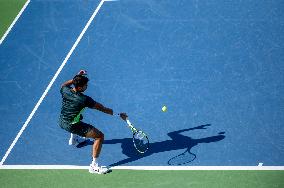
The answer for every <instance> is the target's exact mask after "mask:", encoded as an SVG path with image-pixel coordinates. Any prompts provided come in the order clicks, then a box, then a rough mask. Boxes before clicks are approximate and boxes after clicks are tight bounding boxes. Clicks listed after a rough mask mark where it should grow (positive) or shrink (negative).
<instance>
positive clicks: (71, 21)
mask: <svg viewBox="0 0 284 188" xmlns="http://www.w3.org/2000/svg"><path fill="white" fill-rule="evenodd" d="M99 4H100V1H98V0H80V1H78V0H69V1H68V3H66V1H63V0H58V1H47V0H34V1H31V2H30V4H29V5H28V6H27V8H26V9H25V11H24V12H23V14H22V15H21V17H20V18H19V20H18V21H17V23H16V24H15V26H14V27H13V29H12V30H11V32H10V33H9V35H8V36H7V38H6V39H5V41H4V42H3V43H2V44H1V46H0V63H1V69H0V73H1V78H0V83H1V88H0V97H1V106H0V114H1V120H0V121H1V122H0V142H1V144H0V156H1V159H2V158H3V157H4V155H5V153H6V152H7V150H8V148H9V147H10V145H11V144H12V142H13V140H14V139H15V137H16V135H17V134H18V132H19V131H20V129H21V128H22V126H23V124H24V123H25V122H26V121H27V118H28V117H29V115H30V114H31V112H32V111H33V109H34V108H35V106H36V104H37V102H38V101H39V99H40V97H41V96H42V94H43V93H44V91H45V89H46V88H47V86H48V84H49V83H50V82H51V80H52V78H53V77H54V75H55V73H56V71H57V70H58V69H59V67H60V65H62V62H63V61H64V59H65V58H66V56H67V54H68V53H69V52H70V50H71V48H72V46H73V45H74V43H75V41H76V40H77V39H78V37H79V35H80V33H82V30H83V29H84V27H85V26H86V24H87V22H88V20H89V19H90V17H91V16H92V14H93V13H94V11H95V10H96V8H97V7H98V5H99ZM283 10H284V1H281V0H274V1H266V0H247V1H241V0H230V1H228V0H227V1H221V0H220V1H215V0H206V1H198V0H176V1H171V0H144V1H140V0H120V1H105V2H104V3H103V5H102V6H101V8H100V9H99V11H98V13H97V14H96V16H95V18H94V20H93V21H92V23H91V25H90V27H89V28H88V29H87V30H86V32H85V33H84V36H83V37H82V39H81V40H80V42H79V43H78V45H77V46H76V48H75V49H74V51H73V53H72V55H71V56H70V58H69V59H68V61H67V63H66V65H65V66H64V67H63V69H62V71H61V72H60V74H59V76H58V77H57V78H56V80H55V82H54V83H53V85H52V86H51V88H50V89H49V91H48V93H47V95H46V96H45V97H44V99H43V100H42V102H41V104H40V106H39V107H38V109H37V111H36V112H35V113H34V115H33V117H32V118H31V120H30V122H29V123H28V126H27V128H26V129H25V130H24V132H23V134H22V135H21V136H20V138H19V140H18V142H17V143H16V144H15V146H14V147H13V149H12V150H11V152H10V153H9V155H8V157H7V159H6V160H5V162H4V164H5V165H89V162H90V160H91V145H86V146H84V147H80V148H77V147H71V146H69V145H68V140H69V134H67V132H65V131H64V130H62V129H61V128H60V127H59V126H58V117H59V114H60V108H61V95H60V92H59V90H60V86H61V84H62V83H63V82H64V81H66V80H69V79H72V78H73V76H74V75H75V74H76V73H77V72H78V71H79V70H81V69H85V70H87V71H88V76H89V78H90V82H89V88H88V90H87V91H86V94H87V95H89V96H91V97H92V98H94V99H95V100H96V101H98V102H100V103H102V104H104V105H105V106H107V107H110V108H113V109H115V110H116V111H123V112H126V113H127V114H128V115H129V118H130V119H131V120H132V122H133V124H134V125H135V126H137V127H139V128H141V129H143V130H144V131H145V132H146V133H147V134H148V136H149V138H150V142H151V143H150V149H149V151H148V152H147V153H146V154H144V155H137V154H135V153H134V148H133V146H132V135H131V132H129V129H128V128H127V126H126V124H125V122H123V121H121V120H120V119H119V118H114V117H112V116H108V115H106V114H103V113H101V112H99V111H94V110H87V111H86V112H85V113H84V121H85V122H87V123H90V124H92V125H94V126H95V127H97V128H98V129H100V130H101V131H102V132H104V134H105V139H106V141H105V143H104V145H103V149H102V153H101V156H100V162H101V163H102V164H104V165H114V166H117V165H123V166H167V165H169V161H170V160H171V159H172V158H174V157H175V156H178V155H179V154H181V153H183V152H184V151H185V150H189V151H190V152H191V153H193V154H195V155H196V158H195V159H194V160H193V161H191V162H188V163H186V164H183V165H188V166H257V165H258V164H259V163H263V165H265V166H284V161H283V157H284V139H283V133H284V128H283V127H284V126H283V122H284V95H283V93H284V63H283V62H284V53H283V51H284V45H283V43H284V35H283V33H284V11H283ZM164 105H166V106H167V108H168V110H167V112H162V110H161V108H162V107H163V106H164Z"/></svg>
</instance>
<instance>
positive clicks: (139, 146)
mask: <svg viewBox="0 0 284 188" xmlns="http://www.w3.org/2000/svg"><path fill="white" fill-rule="evenodd" d="M126 123H127V124H128V127H129V128H130V130H131V131H132V133H133V144H134V147H135V149H136V150H137V151H138V152H139V153H145V152H146V151H147V150H148V149H149V139H148V137H147V135H146V134H145V133H144V132H143V131H141V130H138V129H136V128H135V127H134V126H133V125H132V123H131V122H130V121H129V119H126Z"/></svg>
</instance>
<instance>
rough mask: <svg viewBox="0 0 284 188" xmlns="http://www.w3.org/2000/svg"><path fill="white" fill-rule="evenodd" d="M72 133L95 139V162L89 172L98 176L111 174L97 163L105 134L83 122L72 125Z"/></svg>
mask: <svg viewBox="0 0 284 188" xmlns="http://www.w3.org/2000/svg"><path fill="white" fill-rule="evenodd" d="M71 132H72V133H74V134H77V135H79V136H82V137H86V138H93V139H94V144H93V154H92V155H93V161H92V163H91V164H90V167H89V172H90V173H96V174H105V173H107V172H109V169H107V168H105V167H102V166H99V164H98V162H97V158H98V157H99V155H100V152H101V149H102V144H103V141H104V134H103V133H102V132H101V131H100V130H98V129H97V128H95V127H93V126H92V125H90V124H87V123H84V122H81V121H80V122H78V123H76V124H74V125H72V130H71Z"/></svg>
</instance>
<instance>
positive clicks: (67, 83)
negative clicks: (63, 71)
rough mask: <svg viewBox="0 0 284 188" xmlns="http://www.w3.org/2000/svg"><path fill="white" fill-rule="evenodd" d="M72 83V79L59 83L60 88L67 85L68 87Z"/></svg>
mask: <svg viewBox="0 0 284 188" xmlns="http://www.w3.org/2000/svg"><path fill="white" fill-rule="evenodd" d="M72 84H73V80H68V81H66V82H64V83H63V84H62V85H61V88H63V87H65V86H67V87H70V86H71V85H72Z"/></svg>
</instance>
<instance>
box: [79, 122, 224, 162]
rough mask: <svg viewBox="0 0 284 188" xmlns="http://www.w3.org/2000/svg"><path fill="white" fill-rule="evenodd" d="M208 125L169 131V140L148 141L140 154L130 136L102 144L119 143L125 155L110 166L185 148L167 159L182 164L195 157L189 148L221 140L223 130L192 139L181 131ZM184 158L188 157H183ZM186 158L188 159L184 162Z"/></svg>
mask: <svg viewBox="0 0 284 188" xmlns="http://www.w3.org/2000/svg"><path fill="white" fill-rule="evenodd" d="M209 126H211V124H206V125H200V126H197V127H194V128H189V129H182V130H178V131H173V132H170V133H168V136H169V137H170V138H171V140H165V141H161V142H154V143H150V146H149V150H148V151H147V152H146V153H144V154H140V153H139V152H137V151H136V149H135V148H134V146H133V141H132V138H123V139H112V140H105V141H104V144H118V143H121V148H122V153H123V154H124V155H126V156H127V158H126V159H123V160H121V161H118V162H116V163H113V164H111V165H110V166H118V165H123V164H126V163H129V162H133V161H136V160H138V159H141V158H143V157H147V156H150V155H153V154H155V153H160V152H165V151H172V150H179V149H186V150H185V152H183V153H182V154H180V155H178V156H174V157H173V158H171V159H169V161H168V164H169V165H172V164H170V161H173V159H177V158H180V159H181V160H185V161H181V162H179V163H176V164H174V165H182V164H185V163H188V162H192V161H193V160H194V159H195V158H196V155H195V154H193V153H191V152H190V150H191V148H193V147H194V146H197V145H198V144H201V143H211V142H218V141H221V140H223V139H224V138H225V135H224V134H225V132H219V133H218V134H217V135H215V136H210V137H206V138H200V139H193V138H191V137H188V136H184V135H182V134H181V133H182V132H186V131H192V130H196V129H206V128H207V127H209ZM92 144H93V142H92V141H90V140H87V141H85V142H83V143H81V144H79V145H78V146H77V147H78V148H80V147H84V146H86V145H92ZM185 154H186V155H185ZM192 156H194V158H192ZM185 158H189V159H185ZM190 158H192V159H190ZM186 160H188V161H187V162H186Z"/></svg>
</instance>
